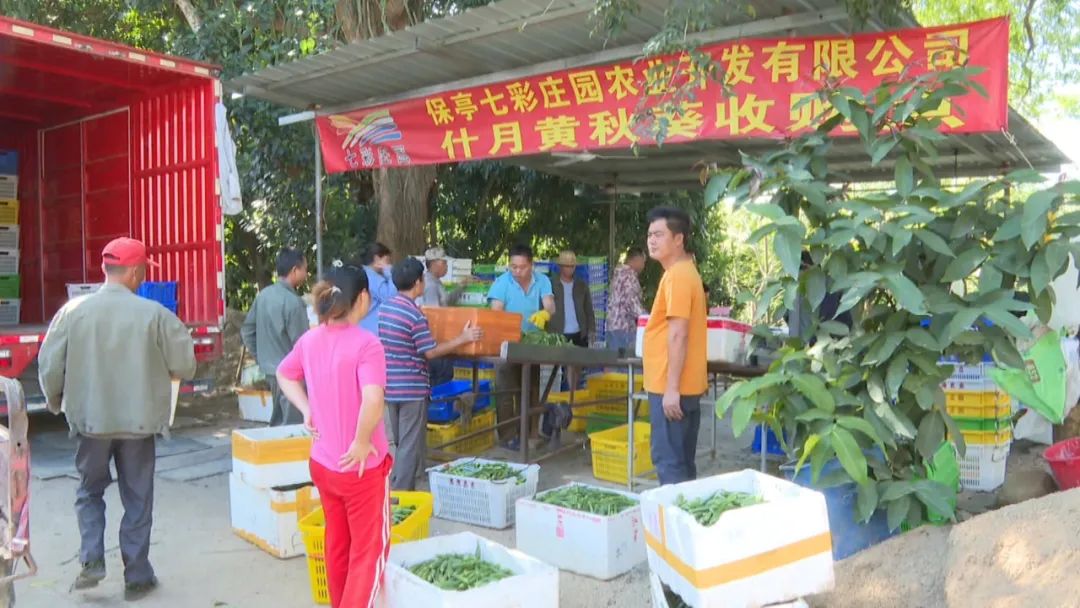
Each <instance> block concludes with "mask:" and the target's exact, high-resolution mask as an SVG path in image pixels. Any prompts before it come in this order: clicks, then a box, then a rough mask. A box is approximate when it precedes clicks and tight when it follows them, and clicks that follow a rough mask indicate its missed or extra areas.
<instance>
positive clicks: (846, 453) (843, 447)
mask: <svg viewBox="0 0 1080 608" xmlns="http://www.w3.org/2000/svg"><path fill="white" fill-rule="evenodd" d="M830 436H831V439H832V444H833V449H835V450H836V457H837V458H838V459H839V460H840V466H842V467H844V470H845V471H847V474H848V475H850V476H851V478H852V479H853V480H854V481H855V483H860V484H862V483H866V480H867V475H866V455H864V454H863V452H862V449H861V448H860V447H859V443H858V442H857V441H855V437H853V436H852V435H851V432H850V431H848V430H847V429H844V428H841V427H838V426H834V427H833V429H832V432H831V433H830Z"/></svg>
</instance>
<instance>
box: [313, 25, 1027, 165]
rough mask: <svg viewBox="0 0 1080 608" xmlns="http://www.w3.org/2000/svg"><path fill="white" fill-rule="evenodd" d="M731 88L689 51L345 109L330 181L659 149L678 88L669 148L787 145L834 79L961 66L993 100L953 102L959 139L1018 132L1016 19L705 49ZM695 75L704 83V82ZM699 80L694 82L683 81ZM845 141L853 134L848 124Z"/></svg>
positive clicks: (334, 134) (328, 143) (326, 148)
mask: <svg viewBox="0 0 1080 608" xmlns="http://www.w3.org/2000/svg"><path fill="white" fill-rule="evenodd" d="M701 50H702V51H703V52H705V53H707V54H708V55H709V56H710V57H712V60H713V62H714V63H715V65H716V67H717V69H718V74H719V76H718V77H720V78H723V79H724V82H725V84H726V85H727V86H726V89H727V90H726V91H725V87H724V86H722V85H721V84H720V83H719V82H717V81H716V80H713V79H707V78H703V77H702V76H701V70H700V69H697V68H695V67H694V66H692V65H690V64H691V59H690V57H689V56H688V55H683V56H676V57H667V58H658V59H648V60H638V61H625V62H620V63H616V64H612V65H604V66H593V67H583V68H577V69H572V70H566V71H561V72H552V73H549V74H542V75H539V76H533V77H531V78H525V79H521V80H512V81H506V82H502V83H497V84H491V85H487V86H479V87H473V88H469V89H461V90H451V91H447V92H445V93H441V94H438V95H432V96H428V97H420V98H416V99H409V100H406V101H401V102H397V103H393V104H389V105H384V106H377V107H371V108H364V109H360V110H355V111H351V112H346V113H343V114H332V115H327V116H319V117H318V118H317V121H318V128H319V133H320V136H321V138H322V150H323V158H324V162H325V164H326V170H327V171H328V172H330V173H337V172H341V171H350V170H358V169H371V168H376V167H400V166H410V165H427V164H435V163H445V162H458V161H467V160H480V159H487V158H505V157H509V156H521V155H528V154H537V153H543V152H555V153H557V152H580V151H585V150H602V149H607V148H629V147H630V146H631V145H633V144H635V143H639V144H644V145H648V144H651V143H655V141H654V140H653V129H652V126H651V125H648V124H644V125H643V124H637V125H635V123H634V118H635V116H636V115H640V113H641V111H642V109H647V108H654V109H657V110H662V109H663V108H664V107H672V104H671V103H665V102H670V101H671V99H672V96H673V95H674V94H675V93H676V91H680V92H685V91H690V92H691V93H692V95H691V96H690V99H689V100H688V101H684V102H682V103H681V105H679V106H677V107H679V108H680V111H679V113H672V114H671V115H664V113H663V112H662V111H656V112H654V114H658V115H657V116H654V118H653V120H662V121H664V123H665V124H666V127H667V135H666V139H665V140H664V144H665V145H667V144H674V143H679V142H686V141H699V140H711V139H750V138H783V137H789V136H791V135H795V134H798V133H801V132H805V131H807V130H810V129H812V128H814V127H815V126H816V122H815V121H816V119H818V118H820V117H821V115H822V113H823V110H824V107H823V103H824V102H822V101H820V100H819V99H814V100H813V101H811V102H809V103H807V102H803V103H800V101H801V100H803V99H804V98H806V97H816V95H815V94H816V92H817V91H818V90H820V89H821V88H822V86H823V84H824V83H826V82H833V83H840V84H841V85H842V86H853V87H856V88H859V89H862V90H864V91H866V90H870V89H872V88H874V87H876V86H878V84H880V83H881V82H882V81H885V80H889V79H896V78H898V77H899V76H900V75H901V74H904V75H906V76H916V75H918V74H923V73H926V72H928V71H931V70H939V71H944V70H948V69H951V68H954V67H957V66H960V65H964V64H966V65H969V66H978V67H982V68H985V69H986V71H984V72H983V73H982V74H980V75H979V76H977V77H975V81H976V82H978V83H979V84H981V85H982V86H983V88H985V89H986V91H987V93H988V97H982V96H981V95H978V94H976V93H971V94H968V95H965V96H963V97H958V98H952V99H951V100H946V102H945V103H944V104H942V106H941V108H939V110H938V112H937V113H936V114H935V115H936V116H940V117H941V119H942V127H941V128H942V130H943V131H945V132H949V133H972V132H987V131H993V132H997V131H999V130H1001V129H1003V128H1005V127H1006V126H1007V116H1008V104H1007V101H1006V97H1007V87H1008V53H1009V22H1008V19H1007V18H1004V17H1003V18H999V19H993V20H989V21H980V22H976V23H967V24H959V25H949V26H942V27H933V28H922V29H908V30H899V31H893V32H879V33H871V34H858V35H854V36H826V37H820V38H819V37H814V38H779V39H753V40H749V39H748V40H734V41H729V42H723V43H719V44H714V45H709V46H707V47H704V48H702V49H701ZM691 79H693V80H691ZM683 85H688V86H683ZM839 132H840V134H844V133H845V132H847V133H851V132H852V129H851V127H850V125H849V126H847V127H842V128H841V129H839Z"/></svg>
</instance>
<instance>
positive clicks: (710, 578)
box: [641, 469, 834, 608]
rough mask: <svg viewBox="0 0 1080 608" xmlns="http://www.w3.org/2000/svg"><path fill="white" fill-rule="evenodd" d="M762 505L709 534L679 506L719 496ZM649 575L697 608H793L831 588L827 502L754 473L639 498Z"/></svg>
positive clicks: (723, 519) (732, 514) (726, 518)
mask: <svg viewBox="0 0 1080 608" xmlns="http://www.w3.org/2000/svg"><path fill="white" fill-rule="evenodd" d="M721 490H723V491H728V492H745V493H748V494H753V495H756V496H760V497H761V498H762V499H763V500H764V501H765V502H763V503H761V504H758V505H753V506H749V507H743V508H741V509H733V510H731V511H728V512H726V513H724V514H723V515H721V516H720V519H719V521H717V522H716V523H715V524H713V525H712V526H709V527H704V526H702V525H700V524H698V523H697V520H695V519H694V518H693V516H692V515H690V514H689V513H687V512H685V511H683V510H682V509H680V508H678V507H676V506H675V502H676V500H677V499H678V498H679V497H680V496H685V497H686V498H687V499H694V498H701V497H706V496H709V495H711V494H713V493H715V492H717V491H721ZM641 513H642V519H643V521H644V524H645V542H646V545H647V547H648V549H647V555H648V559H649V569H650V570H652V572H654V573H656V575H657V576H658V577H659V578H660V580H661V581H663V582H664V583H666V584H667V585H668V586H669V587H671V589H672V590H673V591H674V592H675V593H678V594H679V596H680V597H682V599H683V601H685V602H686V603H687V604H689V605H690V606H692V607H693V608H719V607H721V606H723V607H724V608H741V607H747V608H749V607H752V606H767V605H769V604H775V603H781V602H790V601H793V600H796V599H798V598H801V597H806V596H810V595H814V594H817V593H822V592H825V591H828V590H830V589H832V587H833V584H834V575H833V558H832V537H831V535H830V533H829V514H828V511H827V509H826V507H825V497H824V496H823V495H822V494H821V493H820V492H816V491H814V490H809V489H807V488H803V487H800V486H797V485H795V484H793V483H791V482H788V481H785V480H782V479H777V478H775V477H771V476H769V475H764V474H762V473H758V472H757V471H753V470H749V469H748V470H745V471H740V472H737V473H727V474H724V475H717V476H715V477H709V478H707V479H699V480H697V481H690V482H686V483H680V484H676V485H670V486H663V487H661V488H657V489H654V490H649V491H646V492H643V493H642V494H641Z"/></svg>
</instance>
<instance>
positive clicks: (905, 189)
mask: <svg viewBox="0 0 1080 608" xmlns="http://www.w3.org/2000/svg"><path fill="white" fill-rule="evenodd" d="M893 172H894V174H895V177H896V192H897V193H898V194H899V195H900V196H902V197H905V198H906V197H908V196H910V195H911V191H912V190H914V189H915V172H914V171H913V170H912V168H911V160H909V159H908V157H906V156H901V157H900V158H898V159H896V167H895V168H894V169H893Z"/></svg>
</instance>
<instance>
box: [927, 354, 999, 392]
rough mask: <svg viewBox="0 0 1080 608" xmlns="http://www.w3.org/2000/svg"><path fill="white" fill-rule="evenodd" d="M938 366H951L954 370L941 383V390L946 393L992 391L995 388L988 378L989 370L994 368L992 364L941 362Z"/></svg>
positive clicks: (991, 379)
mask: <svg viewBox="0 0 1080 608" xmlns="http://www.w3.org/2000/svg"><path fill="white" fill-rule="evenodd" d="M940 365H952V366H954V368H955V369H954V370H953V374H952V375H951V376H949V378H948V379H947V380H945V382H942V383H941V388H943V389H945V390H947V391H992V390H994V389H995V388H997V385H996V384H994V380H993V378H991V377H990V370H992V369H994V367H995V365H994V364H993V363H975V364H974V365H968V364H964V363H956V362H953V361H942V362H941V363H940Z"/></svg>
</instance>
